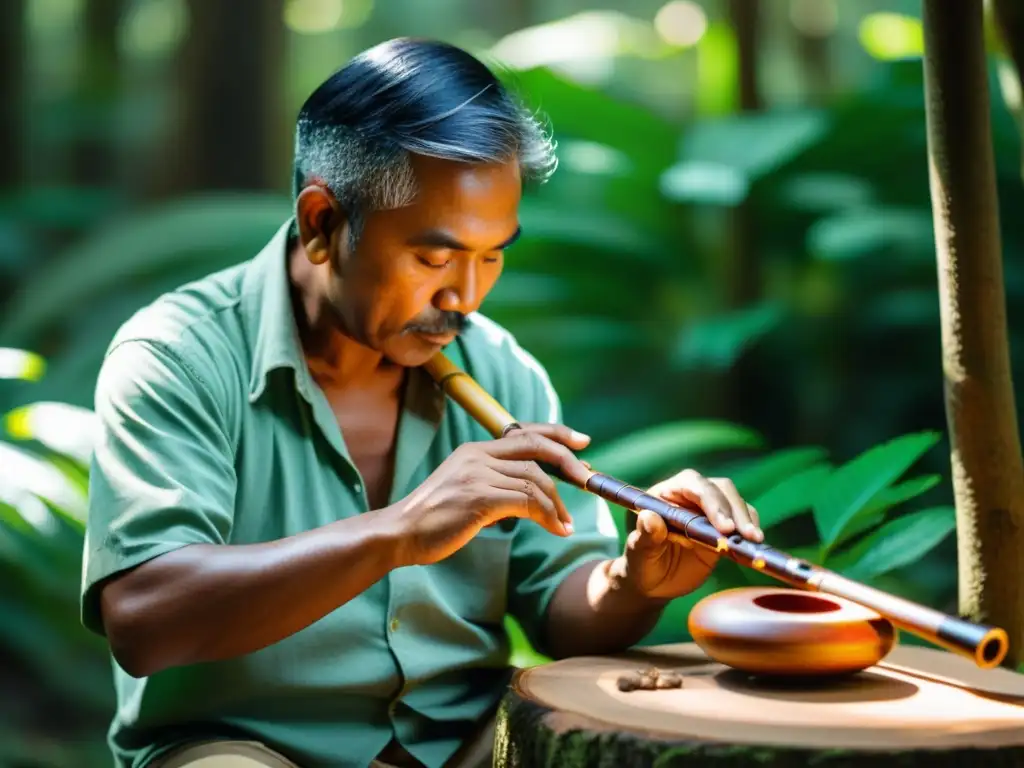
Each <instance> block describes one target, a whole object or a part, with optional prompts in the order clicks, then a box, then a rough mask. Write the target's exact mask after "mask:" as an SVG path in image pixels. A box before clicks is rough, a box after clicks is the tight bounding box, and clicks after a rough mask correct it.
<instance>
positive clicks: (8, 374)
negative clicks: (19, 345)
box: [0, 347, 46, 381]
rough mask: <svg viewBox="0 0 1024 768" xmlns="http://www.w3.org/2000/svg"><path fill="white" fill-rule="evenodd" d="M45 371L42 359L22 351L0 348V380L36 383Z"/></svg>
mask: <svg viewBox="0 0 1024 768" xmlns="http://www.w3.org/2000/svg"><path fill="white" fill-rule="evenodd" d="M45 370H46V362H45V361H44V360H43V358H42V357H40V356H39V355H36V354H34V353H32V352H26V351H25V350H23V349H11V348H9V347H4V348H0V379H21V380H23V381H38V380H39V379H40V378H41V377H42V375H43V372H44V371H45Z"/></svg>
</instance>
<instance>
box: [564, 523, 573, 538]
mask: <svg viewBox="0 0 1024 768" xmlns="http://www.w3.org/2000/svg"><path fill="white" fill-rule="evenodd" d="M562 527H563V528H565V532H566V533H567V534H569V535H570V536H572V534H573V532H574V531H575V530H576V529H575V528H573V527H572V523H562Z"/></svg>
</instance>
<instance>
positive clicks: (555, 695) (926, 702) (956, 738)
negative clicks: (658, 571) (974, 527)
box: [494, 643, 1024, 768]
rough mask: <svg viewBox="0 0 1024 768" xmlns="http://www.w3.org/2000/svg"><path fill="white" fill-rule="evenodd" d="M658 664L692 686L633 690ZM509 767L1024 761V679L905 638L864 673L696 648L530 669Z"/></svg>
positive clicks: (515, 691)
mask: <svg viewBox="0 0 1024 768" xmlns="http://www.w3.org/2000/svg"><path fill="white" fill-rule="evenodd" d="M650 667H655V668H657V669H659V670H662V671H666V672H668V671H672V672H675V673H677V674H679V675H680V676H681V677H682V679H683V684H682V687H681V688H670V689H660V690H657V689H656V690H634V691H629V692H626V691H621V690H619V688H618V685H617V681H618V679H619V678H620V677H622V676H625V675H632V674H635V673H636V672H637V670H639V669H648V668H650ZM494 751H495V762H494V765H495V766H498V767H499V768H518V767H520V766H522V767H523V768H526V767H527V766H528V767H529V768H548V767H550V768H556V767H557V768H583V767H584V766H586V767H587V768H590V767H592V766H593V767H599V768H606V767H607V768H634V767H635V768H640V767H641V766H651V767H652V768H653V767H657V768H670V767H672V766H686V768H705V766H706V767H708V768H712V767H713V768H740V766H771V767H772V768H807V767H810V766H814V767H815V768H852V767H853V766H871V768H889V767H890V766H907V767H909V766H930V767H933V768H965V766H967V765H970V764H977V765H984V766H991V767H992V768H1009V767H1011V766H1013V767H1016V766H1024V675H1018V674H1014V673H1012V672H1010V671H1008V670H1005V669H995V670H980V669H978V668H976V667H974V666H973V665H972V664H971V663H970V662H969V661H968V660H966V659H961V658H959V657H956V656H953V655H951V654H948V653H944V652H942V651H936V650H931V649H927V648H914V647H898V648H896V649H895V650H894V651H893V652H892V653H891V654H890V655H889V656H888V657H887V658H886V659H884V660H883V661H882V662H881V663H880V664H878V665H876V666H874V667H871V668H869V669H868V670H865V671H864V672H861V673H858V674H856V675H853V676H850V677H847V678H842V679H834V680H831V681H820V682H818V683H816V684H799V683H792V682H791V683H781V682H774V683H773V682H770V681H767V680H765V681H758V680H755V679H753V678H750V677H748V676H745V675H742V674H739V673H737V672H735V671H734V670H730V669H728V668H726V667H723V666H722V665H720V664H716V663H714V662H711V661H710V660H709V659H708V658H707V657H706V656H705V655H704V654H703V652H702V651H701V650H700V649H699V648H698V647H697V646H696V645H694V644H692V643H687V644H680V645H667V646H658V647H654V648H644V649H641V650H637V651H635V652H631V653H629V654H625V655H621V656H614V657H585V658H577V659H566V660H563V661H558V662H553V663H550V664H546V665H542V666H539V667H532V668H529V669H524V670H520V671H519V672H517V673H516V675H515V677H514V678H513V681H512V684H511V686H510V690H509V692H508V694H507V695H506V696H505V698H504V700H503V702H502V704H501V707H500V709H499V713H498V725H497V732H496V738H495V750H494Z"/></svg>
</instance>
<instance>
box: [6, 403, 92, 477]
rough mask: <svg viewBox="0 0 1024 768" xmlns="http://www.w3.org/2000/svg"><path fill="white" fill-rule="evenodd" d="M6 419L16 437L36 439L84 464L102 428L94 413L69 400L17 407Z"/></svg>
mask: <svg viewBox="0 0 1024 768" xmlns="http://www.w3.org/2000/svg"><path fill="white" fill-rule="evenodd" d="M4 423H5V426H6V427H7V431H8V433H10V435H11V436H12V437H14V438H15V439H17V440H35V441H37V442H39V443H41V444H42V445H44V446H46V448H48V449H50V450H51V451H55V452H57V453H60V454H64V455H66V456H70V457H71V458H73V459H75V460H76V461H78V462H80V463H82V464H88V462H89V459H90V457H91V456H92V449H93V446H94V445H95V443H96V436H97V431H98V429H99V420H98V419H97V417H96V414H95V413H93V412H92V411H90V410H87V409H85V408H78V407H76V406H73V405H68V404H66V403H47V402H38V403H32V404H31V405H26V406H23V407H21V408H16V409H14V410H13V411H11V412H10V413H8V414H7V415H6V417H5V419H4Z"/></svg>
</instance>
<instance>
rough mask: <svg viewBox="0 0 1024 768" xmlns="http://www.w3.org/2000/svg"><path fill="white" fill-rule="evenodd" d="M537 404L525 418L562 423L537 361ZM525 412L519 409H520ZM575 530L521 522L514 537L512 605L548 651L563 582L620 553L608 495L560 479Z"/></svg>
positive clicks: (534, 365) (531, 635)
mask: <svg viewBox="0 0 1024 768" xmlns="http://www.w3.org/2000/svg"><path fill="white" fill-rule="evenodd" d="M531 362H532V365H531V366H530V368H531V372H532V376H531V392H532V397H531V398H530V400H531V402H532V408H525V409H523V411H522V412H523V413H524V414H525V415H524V416H522V418H523V419H524V420H525V421H533V422H547V423H560V422H561V420H562V406H561V402H560V400H559V398H558V395H557V394H556V393H555V390H554V388H553V387H552V385H551V382H550V380H549V379H548V376H547V374H546V372H545V371H544V370H543V369H542V368H541V367H540V365H539V363H536V362H535V361H531ZM519 412H520V411H517V413H519ZM555 485H556V487H557V488H558V493H559V495H560V496H561V498H562V500H563V502H564V503H565V506H566V508H567V509H568V510H569V514H570V515H572V519H573V528H574V531H573V533H572V535H570V536H568V537H561V536H555V535H553V534H551V533H549V532H548V531H546V530H544V529H543V528H541V527H540V526H539V525H518V526H517V527H516V533H515V536H514V539H513V542H512V557H511V567H510V571H511V573H510V575H511V581H510V586H509V592H510V594H509V605H510V611H511V613H512V615H513V616H514V617H515V618H516V620H517V621H518V622H519V624H520V625H521V626H522V628H523V631H524V632H525V633H526V636H527V638H528V639H529V640H530V643H531V644H532V645H533V646H534V647H535V648H537V649H538V650H540V651H541V652H543V646H544V639H543V638H544V625H545V623H546V615H547V610H548V605H549V604H550V602H551V598H552V597H553V596H554V594H555V591H556V590H557V589H558V587H559V585H560V584H561V583H562V582H563V581H564V580H565V578H566V577H567V576H569V574H570V573H572V572H573V571H574V570H576V569H577V568H579V567H580V566H581V565H583V564H584V563H588V562H592V561H594V560H605V559H609V558H614V557H618V555H619V554H620V551H621V543H620V541H619V535H618V529H617V528H616V526H615V521H614V519H613V518H612V513H611V510H610V509H609V507H608V504H607V503H606V502H605V500H604V499H602V498H600V497H598V496H595V495H593V494H591V493H588V492H587V491H583V490H580V489H579V488H576V487H575V486H572V485H569V484H568V483H564V482H562V481H558V480H556V481H555Z"/></svg>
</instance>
